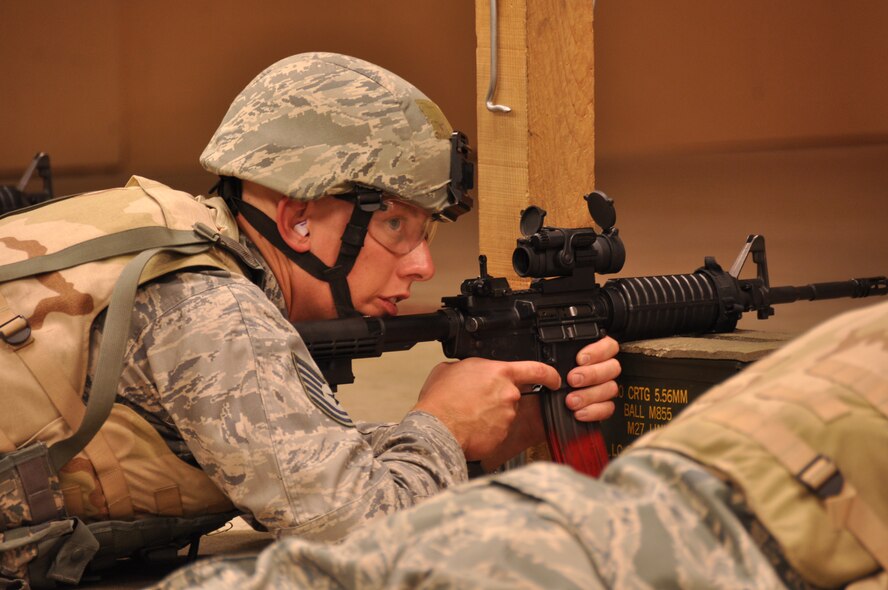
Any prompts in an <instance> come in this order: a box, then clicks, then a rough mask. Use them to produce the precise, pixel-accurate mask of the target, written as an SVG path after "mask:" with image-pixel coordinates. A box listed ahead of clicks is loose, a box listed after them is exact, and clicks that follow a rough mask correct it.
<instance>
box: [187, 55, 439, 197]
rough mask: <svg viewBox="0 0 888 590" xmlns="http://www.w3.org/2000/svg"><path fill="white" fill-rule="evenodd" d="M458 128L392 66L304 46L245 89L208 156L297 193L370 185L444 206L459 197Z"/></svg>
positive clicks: (205, 160) (230, 171) (224, 167)
mask: <svg viewBox="0 0 888 590" xmlns="http://www.w3.org/2000/svg"><path fill="white" fill-rule="evenodd" d="M451 133H452V129H451V126H450V124H449V123H448V122H447V119H446V118H445V117H444V114H443V113H442V112H441V110H440V109H439V108H438V106H437V105H436V104H435V103H434V102H432V101H431V100H430V99H429V98H428V97H426V96H425V95H424V94H423V93H422V92H420V91H419V90H418V89H417V88H416V87H414V86H413V85H412V84H410V83H409V82H407V81H406V80H404V79H402V78H400V77H399V76H397V75H395V74H393V73H391V72H389V71H388V70H385V69H383V68H381V67H379V66H376V65H373V64H371V63H368V62H366V61H363V60H360V59H357V58H353V57H348V56H344V55H338V54H335V53H303V54H299V55H294V56H291V57H288V58H286V59H283V60H281V61H279V62H277V63H275V64H273V65H271V66H270V67H268V68H266V69H265V70H264V71H263V72H262V73H260V74H259V75H258V76H257V77H256V78H255V79H254V80H253V81H252V82H250V83H249V84H248V85H247V87H246V88H244V90H243V91H242V92H241V93H240V94H239V95H238V96H237V98H236V99H235V100H234V102H233V103H232V104H231V107H229V109H228V112H227V113H226V115H225V118H224V119H223V121H222V123H221V125H219V128H218V129H217V130H216V133H215V134H214V135H213V138H212V139H211V140H210V143H209V145H208V146H207V147H206V149H205V150H204V152H203V154H202V155H201V158H200V160H201V164H202V165H203V166H204V168H206V169H207V170H209V171H211V172H214V173H216V174H219V175H220V176H233V177H237V178H240V179H243V180H249V181H252V182H255V183H257V184H260V185H263V186H265V187H267V188H270V189H272V190H275V191H277V192H280V193H283V194H285V195H288V196H289V197H291V198H294V199H299V200H312V199H317V198H320V197H322V196H324V195H327V194H342V193H347V192H350V191H351V190H352V189H353V188H354V186H355V185H363V186H368V187H373V188H376V189H379V190H381V191H383V192H384V193H386V194H390V195H393V196H396V197H399V198H401V199H404V200H406V201H409V202H412V203H413V204H415V205H418V206H420V207H422V208H423V209H425V210H426V211H429V212H430V213H437V212H440V211H441V210H443V209H444V208H446V207H447V206H448V205H451V204H453V197H452V196H451V194H450V193H449V192H448V188H447V185H448V183H449V182H450V178H451V168H450V166H451V141H450V135H451Z"/></svg>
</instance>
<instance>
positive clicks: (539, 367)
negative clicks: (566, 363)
mask: <svg viewBox="0 0 888 590" xmlns="http://www.w3.org/2000/svg"><path fill="white" fill-rule="evenodd" d="M509 371H510V372H511V377H512V381H513V382H514V383H515V384H516V385H519V386H521V385H543V386H544V387H547V388H549V389H553V390H554V389H558V388H559V387H560V386H561V377H560V376H559V375H558V371H556V370H555V368H554V367H550V366H549V365H547V364H545V363H540V362H537V361H513V362H511V363H509Z"/></svg>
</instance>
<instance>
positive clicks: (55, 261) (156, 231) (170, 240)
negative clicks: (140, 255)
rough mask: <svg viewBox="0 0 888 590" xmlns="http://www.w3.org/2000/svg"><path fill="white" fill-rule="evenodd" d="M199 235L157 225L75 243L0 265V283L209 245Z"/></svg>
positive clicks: (208, 238) (208, 239) (207, 238)
mask: <svg viewBox="0 0 888 590" xmlns="http://www.w3.org/2000/svg"><path fill="white" fill-rule="evenodd" d="M196 225H201V224H196ZM204 227H206V226H204ZM207 230H209V228H207ZM211 235H212V234H211ZM200 236H201V234H198V233H197V232H195V231H193V230H176V229H169V228H166V227H158V226H152V227H137V228H135V229H128V230H125V231H122V232H117V233H116V234H109V235H107V236H100V237H98V238H93V239H91V240H87V241H85V242H81V243H79V244H74V245H73V246H69V247H67V248H65V249H64V250H59V251H58V252H54V253H52V254H46V255H44V256H37V257H35V258H29V259H28V260H22V261H19V262H13V263H12V264H6V265H3V266H0V283H5V282H6V281H13V280H15V279H20V278H23V277H30V276H33V275H37V274H41V273H45V272H53V271H56V270H62V269H65V268H71V267H72V266H78V265H81V264H86V263H87V262H94V261H96V260H102V259H103V258H111V257H112V256H121V255H123V254H132V253H133V252H140V251H142V250H146V249H148V248H160V247H168V246H184V245H189V244H196V243H200V242H208V241H210V239H211V237H210V236H206V237H205V238H201V237H200Z"/></svg>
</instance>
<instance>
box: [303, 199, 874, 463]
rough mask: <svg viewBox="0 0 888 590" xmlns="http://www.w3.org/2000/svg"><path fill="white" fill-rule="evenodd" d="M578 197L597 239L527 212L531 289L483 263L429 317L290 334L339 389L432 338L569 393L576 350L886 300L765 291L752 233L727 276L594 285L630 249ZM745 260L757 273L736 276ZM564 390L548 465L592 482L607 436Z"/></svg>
mask: <svg viewBox="0 0 888 590" xmlns="http://www.w3.org/2000/svg"><path fill="white" fill-rule="evenodd" d="M584 199H585V201H586V204H587V207H588V209H589V214H590V215H591V217H592V219H593V220H594V221H595V223H596V224H597V225H598V226H599V227H600V228H602V231H601V233H597V232H596V231H595V230H594V229H592V228H575V229H567V228H557V227H545V226H543V220H544V218H545V215H546V212H545V211H544V210H542V209H540V208H539V207H530V208H528V209H526V210H524V211H523V212H522V214H521V224H520V228H521V233H522V234H523V236H524V237H522V238H519V239H518V244H517V247H516V248H515V251H514V253H513V255H512V265H513V267H514V269H515V272H516V273H517V274H518V275H519V276H522V277H531V278H532V279H533V280H532V281H531V283H530V287H529V288H528V289H525V290H517V291H516V290H512V289H511V287H510V286H509V283H508V281H507V280H506V279H505V278H497V277H492V276H490V275H489V274H487V263H486V258H485V257H484V256H481V257H480V263H481V264H480V266H481V273H480V276H479V277H477V278H474V279H468V280H466V281H464V282H463V284H462V287H461V289H460V295H457V296H455V297H445V298H443V300H442V301H443V305H442V307H441V309H439V310H437V311H436V312H434V313H427V314H416V315H407V316H397V317H389V318H345V319H334V320H321V321H312V322H299V323H296V324H295V327H296V329H297V330H298V332H299V333H300V334H301V336H302V338H303V339H304V340H305V342H306V344H307V346H308V349H309V351H310V352H311V354H312V356H313V357H314V359H315V361H316V362H317V364H318V366H319V367H320V368H321V370H322V371H323V373H324V375H325V377H326V378H327V381H328V382H329V383H330V384H331V386H333V387H334V388H335V386H336V385H337V384H340V383H351V382H353V381H354V376H353V374H352V371H351V361H352V359H356V358H367V357H375V356H380V355H381V354H382V353H384V352H389V351H395V350H407V349H409V348H411V347H412V346H413V345H414V344H416V343H417V342H425V341H431V340H439V341H440V342H441V344H442V345H443V348H444V354H445V356H447V357H448V358H455V359H464V358H468V357H483V358H488V359H495V360H502V361H516V360H535V361H542V362H544V363H548V364H550V365H552V366H553V367H555V368H556V369H557V370H558V372H559V374H560V375H561V379H562V383H564V384H566V377H567V373H568V371H570V370H571V369H572V368H573V367H574V366H575V364H576V362H575V359H576V355H577V353H578V352H579V350H580V349H581V348H583V347H584V346H585V345H587V344H589V343H591V342H594V341H596V340H599V339H600V338H602V337H603V336H604V335H606V334H608V335H610V336H612V337H613V338H615V339H616V340H618V341H621V342H626V341H630V340H640V339H647V338H660V337H666V336H673V335H678V334H701V333H710V332H731V331H733V330H734V328H735V327H736V325H737V320H739V319H740V317H741V316H742V314H743V313H744V312H749V311H756V312H757V314H758V317H759V319H767V318H768V317H770V316H771V315H773V313H774V309H773V307H772V306H773V305H775V304H780V303H791V302H794V301H798V300H800V299H808V300H814V299H833V298H839V297H868V296H871V295H885V294H888V281H886V278H885V277H871V278H865V279H852V280H850V281H841V282H832V283H816V284H812V285H806V286H802V287H771V286H770V283H769V280H768V264H767V259H766V256H765V240H764V237H762V236H759V235H751V236H749V237H748V238H747V240H746V244H745V245H744V247H743V249H742V251H741V252H740V255H739V256H738V257H737V260H736V261H735V262H734V264H733V266H732V267H731V269H730V270H729V271H728V272H725V271H724V270H722V267H721V266H719V265H718V263H717V262H716V261H715V259H714V258H712V257H706V258H705V262H704V265H703V266H702V267H701V268H699V269H697V270H696V271H694V272H693V273H691V274H677V275H662V276H649V277H632V278H623V279H611V280H609V281H607V282H606V283H605V284H604V286H600V285H598V283H596V281H595V273H601V274H607V273H616V272H619V271H620V269H622V267H623V263H624V261H625V258H626V250H625V248H624V246H623V242H622V240H621V239H620V236H619V233H618V231H617V229H616V228H615V227H614V224H615V222H616V212H615V209H614V206H613V201H612V200H611V199H609V198H608V197H607V196H606V195H604V193H601V192H593V193H591V194H589V195H586V196H585V197H584ZM750 254H752V260H753V262H754V263H755V265H756V268H757V273H756V275H757V276H756V277H755V278H753V279H740V278H739V277H740V271H741V269H742V268H743V265H744V263H745V261H746V259H747V258H748V256H749V255H750ZM569 391H570V388H568V387H564V388H562V389H559V390H558V391H548V390H547V391H545V392H543V393H544V394H543V395H540V403H541V407H542V412H543V417H544V421H545V426H546V432H547V438H548V444H549V450H550V453H551V455H552V458H553V459H554V460H555V461H557V462H560V463H567V464H569V465H571V466H573V467H574V468H575V469H577V470H579V471H581V472H583V473H587V474H589V475H593V476H595V475H598V474H599V473H600V472H601V470H602V469H603V468H604V465H605V464H606V463H607V453H606V451H605V444H604V439H603V438H602V436H601V433H600V431H599V429H598V427H597V425H595V424H594V423H584V422H579V421H577V420H575V419H574V418H573V415H572V414H571V412H570V411H569V410H568V409H567V407H566V406H565V404H564V398H565V397H566V396H567V394H568V393H569Z"/></svg>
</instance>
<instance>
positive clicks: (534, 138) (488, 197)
mask: <svg viewBox="0 0 888 590" xmlns="http://www.w3.org/2000/svg"><path fill="white" fill-rule="evenodd" d="M495 1H497V0H476V2H475V30H476V36H477V40H478V50H477V54H476V62H477V95H478V100H477V105H478V106H477V113H478V140H477V151H478V181H479V186H478V195H479V204H478V207H479V229H480V247H481V252H482V253H484V254H487V256H488V259H489V272H490V273H491V274H492V275H495V276H506V277H508V278H509V280H510V281H512V284H513V286H519V285H522V284H526V283H521V282H518V281H517V280H516V277H515V275H514V273H513V271H512V262H511V261H512V250H513V249H514V248H515V239H516V238H517V237H518V235H519V231H518V220H519V214H520V211H521V210H522V209H524V208H526V207H527V206H529V205H538V206H540V207H542V208H543V209H546V211H548V215H547V217H546V224H547V225H555V226H567V227H583V226H588V225H590V223H591V220H590V218H589V214H588V211H587V209H586V205H585V202H584V201H583V200H582V196H583V195H584V194H586V193H588V192H590V191H592V190H593V188H594V182H595V173H594V169H595V168H594V165H595V158H594V156H595V149H594V144H595V128H594V123H595V116H594V110H593V107H594V96H593V91H594V86H593V81H594V80H593V73H594V68H593V63H594V59H593V44H592V20H593V14H592V12H593V11H592V6H593V2H592V0H499V2H498V4H497V13H498V15H497V23H496V26H497V27H498V28H497V71H498V75H497V85H496V93H495V95H494V98H493V101H494V102H495V103H498V104H503V105H507V106H509V107H511V109H512V110H511V112H509V113H493V112H490V111H489V110H488V109H487V108H486V106H485V99H486V96H487V90H488V85H489V82H490V78H489V73H490V26H491V22H490V2H495Z"/></svg>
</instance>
